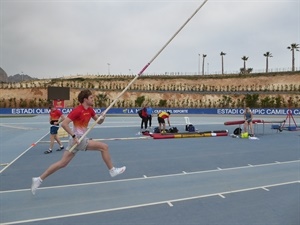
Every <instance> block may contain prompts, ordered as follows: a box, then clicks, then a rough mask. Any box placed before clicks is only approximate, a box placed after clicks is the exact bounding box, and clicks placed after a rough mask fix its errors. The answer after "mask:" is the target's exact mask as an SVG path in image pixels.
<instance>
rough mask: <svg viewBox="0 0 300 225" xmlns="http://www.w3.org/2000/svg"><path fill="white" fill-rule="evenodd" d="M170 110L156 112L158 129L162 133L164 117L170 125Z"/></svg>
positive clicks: (164, 125)
mask: <svg viewBox="0 0 300 225" xmlns="http://www.w3.org/2000/svg"><path fill="white" fill-rule="evenodd" d="M170 115H171V113H170V112H160V113H158V114H157V120H158V124H159V131H160V132H161V133H162V134H165V133H166V122H165V119H167V121H168V124H169V126H171V124H170Z"/></svg>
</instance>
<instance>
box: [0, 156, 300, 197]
mask: <svg viewBox="0 0 300 225" xmlns="http://www.w3.org/2000/svg"><path fill="white" fill-rule="evenodd" d="M24 153H25V152H24ZM24 153H23V154H24ZM295 162H300V160H293V161H286V162H282V164H289V163H295ZM10 164H11V163H10ZM272 165H277V164H276V163H267V164H260V165H255V166H253V167H265V166H272ZM245 168H249V166H241V167H232V168H225V169H222V171H231V170H239V169H245ZM251 168H252V167H251ZM0 172H2V171H0ZM214 172H220V171H219V170H204V171H197V172H189V173H186V174H184V173H177V174H168V175H159V176H152V177H147V176H146V175H143V177H142V178H141V177H137V178H130V179H122V180H109V181H99V182H89V183H82V184H68V185H59V186H51V187H41V188H39V189H55V188H63V187H78V186H89V185H98V184H106V183H115V182H128V181H136V180H142V179H145V178H147V179H156V178H163V177H175V176H186V175H190V174H202V173H214ZM295 182H300V180H297V181H292V183H295ZM289 183H290V182H288V183H286V184H289ZM283 184H285V183H283ZM264 187H267V186H264ZM268 187H270V186H268ZM260 188H262V187H260ZM28 190H30V189H18V190H8V191H0V194H1V193H10V192H22V191H28Z"/></svg>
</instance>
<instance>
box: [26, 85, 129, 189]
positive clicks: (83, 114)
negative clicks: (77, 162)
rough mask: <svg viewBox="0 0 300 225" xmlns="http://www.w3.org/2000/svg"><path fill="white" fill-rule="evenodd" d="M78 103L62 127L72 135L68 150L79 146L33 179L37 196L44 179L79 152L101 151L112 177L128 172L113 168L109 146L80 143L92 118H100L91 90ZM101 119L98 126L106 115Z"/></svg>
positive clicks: (85, 91)
mask: <svg viewBox="0 0 300 225" xmlns="http://www.w3.org/2000/svg"><path fill="white" fill-rule="evenodd" d="M78 101H79V102H80V103H81V104H80V105H79V106H77V107H76V108H74V109H73V110H72V111H71V112H70V113H69V115H68V116H67V117H66V118H65V119H64V121H63V123H62V127H63V128H64V129H65V130H66V132H67V133H68V134H70V139H69V145H68V147H67V150H68V149H71V148H72V146H73V145H74V144H75V143H76V144H77V146H76V147H75V148H74V149H73V150H72V152H70V151H65V152H64V154H63V156H62V158H61V160H59V161H58V162H56V163H54V164H52V165H51V166H50V167H48V169H47V170H46V171H45V172H44V173H43V174H42V175H41V176H40V177H33V178H32V185H31V192H32V194H35V192H36V190H37V189H38V187H39V186H40V185H41V183H42V181H43V180H44V179H46V178H47V177H48V176H50V175H51V174H53V173H55V172H56V171H57V170H59V169H61V168H63V167H66V166H67V165H68V163H69V162H70V161H71V160H72V159H73V158H74V156H75V154H76V153H77V152H78V151H79V150H83V151H86V150H93V151H100V152H101V154H102V159H103V161H104V162H105V164H106V166H107V168H108V169H109V173H110V175H111V177H114V176H117V175H119V174H121V173H123V172H124V171H125V170H126V167H125V166H123V167H121V168H115V167H114V166H113V164H112V161H111V158H110V154H109V151H108V145H107V144H105V143H103V142H99V141H94V140H90V139H89V138H87V137H85V138H83V140H82V141H81V142H79V139H80V137H81V136H82V135H83V134H84V133H85V132H86V131H87V127H88V123H89V121H90V119H91V118H92V119H94V120H95V121H96V120H97V119H98V116H97V115H96V113H95V111H94V109H93V108H92V106H93V104H94V96H93V94H92V92H91V91H90V90H82V91H81V92H80V93H79V95H78ZM101 117H102V118H101V119H99V121H98V124H102V123H103V122H104V119H105V115H101ZM71 122H73V130H72V129H71V128H70V126H69V124H70V123H71Z"/></svg>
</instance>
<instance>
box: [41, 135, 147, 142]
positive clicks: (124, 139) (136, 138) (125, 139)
mask: <svg viewBox="0 0 300 225" xmlns="http://www.w3.org/2000/svg"><path fill="white" fill-rule="evenodd" d="M146 139H152V137H150V136H142V137H127V138H101V139H93V140H94V141H127V140H146ZM61 142H64V143H66V142H69V140H61ZM39 143H50V141H40V142H39Z"/></svg>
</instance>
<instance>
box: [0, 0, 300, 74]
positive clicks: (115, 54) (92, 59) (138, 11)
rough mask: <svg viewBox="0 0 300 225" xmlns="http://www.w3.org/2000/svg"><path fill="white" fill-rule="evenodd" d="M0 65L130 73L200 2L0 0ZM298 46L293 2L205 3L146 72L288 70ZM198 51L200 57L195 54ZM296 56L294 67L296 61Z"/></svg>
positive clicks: (298, 8)
mask: <svg viewBox="0 0 300 225" xmlns="http://www.w3.org/2000/svg"><path fill="white" fill-rule="evenodd" d="M0 1H1V3H0V4H1V5H0V7H1V9H0V10H1V21H0V22H1V24H0V28H1V29H0V32H1V39H0V53H1V55H0V62H1V65H0V67H2V68H3V69H4V70H5V71H6V73H7V74H8V75H9V76H10V75H14V74H18V73H19V74H21V73H22V72H23V73H24V74H28V75H29V76H32V77H37V78H48V77H61V76H69V75H77V74H83V75H85V74H107V73H110V74H128V73H130V74H138V73H139V72H140V71H141V69H142V68H143V67H144V66H145V65H146V64H147V63H148V62H149V61H150V60H151V59H152V58H153V57H154V56H155V55H156V54H157V53H158V51H159V50H160V49H161V48H162V47H163V46H164V45H165V44H166V43H167V41H168V40H169V39H170V38H171V37H172V36H173V35H174V34H175V33H176V31H178V29H179V28H180V27H181V26H182V25H183V24H184V23H185V22H186V21H187V20H188V18H189V17H190V16H191V15H192V14H193V13H194V12H195V10H196V9H197V8H198V7H199V6H200V5H201V4H202V2H203V1H202V0H199V1H198V0H194V1H188V0H186V1H185V0H180V1H178V0H119V1H114V0H106V1H101V0H94V1H88V0H87V1H84V0H81V1H78V0H53V1H51V0H47V1H45V0H0ZM292 43H297V44H300V0H239V1H237V0H228V1H226V0H208V1H207V2H206V4H205V5H204V6H203V7H202V8H201V9H200V11H199V12H198V13H197V14H196V15H195V16H194V17H193V18H192V19H191V20H190V21H189V22H188V24H187V25H186V26H185V27H184V28H183V30H182V31H181V32H180V33H179V34H178V35H177V36H176V37H175V38H174V39H173V41H172V42H171V43H170V44H169V45H168V46H167V47H166V48H165V49H164V50H163V51H162V52H161V54H160V55H159V56H158V57H157V58H156V59H155V60H154V61H153V62H152V63H151V65H150V66H149V67H148V68H147V69H146V71H145V74H148V73H156V74H160V73H161V74H164V73H165V72H180V73H194V74H196V73H198V72H199V65H200V73H202V55H203V54H206V55H207V57H206V58H205V63H204V70H205V73H221V56H220V53H221V51H223V52H225V53H226V55H225V56H224V70H225V72H226V73H231V72H237V71H239V69H240V68H241V67H243V60H242V59H241V58H242V57H243V56H247V57H249V59H248V60H247V67H250V68H253V70H254V71H259V70H260V71H263V70H265V64H266V62H265V61H266V58H265V57H264V56H263V54H264V53H266V52H267V51H269V52H271V53H272V55H273V57H272V58H270V59H269V69H270V70H274V71H276V70H282V69H290V68H291V65H292V54H291V51H289V50H288V49H287V47H288V46H290V45H291V44H292ZM199 54H200V57H199ZM299 62H300V54H299V52H297V54H296V61H295V63H296V66H297V67H298V68H299V66H300V63H299Z"/></svg>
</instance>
